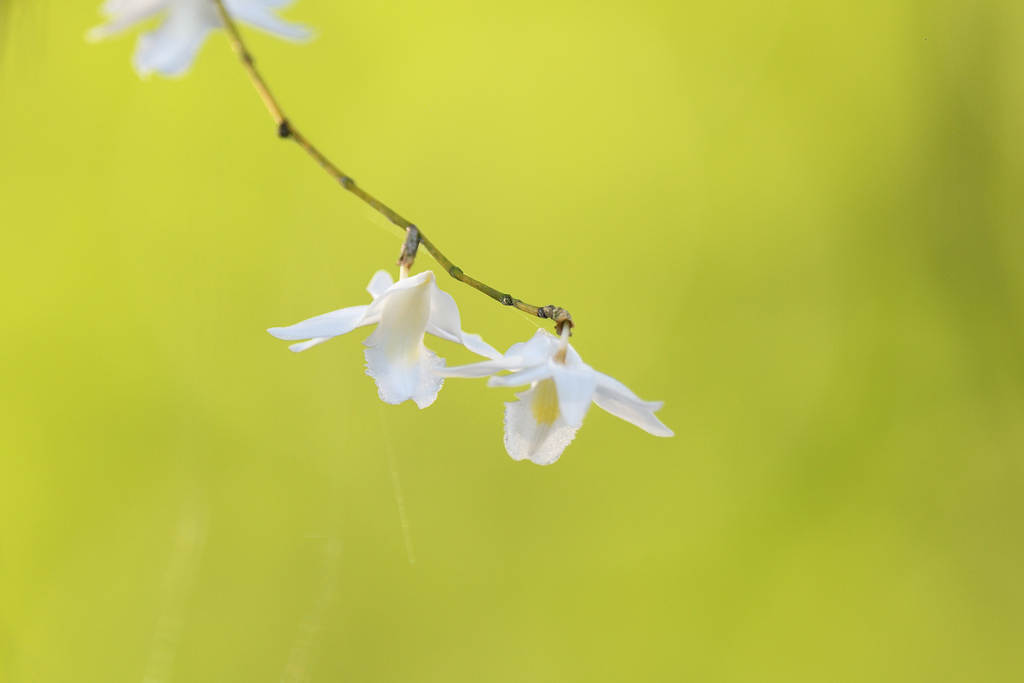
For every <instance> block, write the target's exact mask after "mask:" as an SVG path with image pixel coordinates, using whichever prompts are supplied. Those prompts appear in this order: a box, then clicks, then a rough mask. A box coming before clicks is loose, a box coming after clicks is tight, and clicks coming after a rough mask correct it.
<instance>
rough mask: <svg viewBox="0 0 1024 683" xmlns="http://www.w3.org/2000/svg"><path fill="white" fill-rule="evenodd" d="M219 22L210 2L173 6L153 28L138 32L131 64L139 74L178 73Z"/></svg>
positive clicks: (186, 69) (184, 67)
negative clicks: (165, 16)
mask: <svg viewBox="0 0 1024 683" xmlns="http://www.w3.org/2000/svg"><path fill="white" fill-rule="evenodd" d="M219 25H220V20H219V19H218V18H217V13H216V11H215V9H214V6H213V3H209V5H206V4H195V3H185V4H181V5H176V6H174V7H173V8H172V9H171V11H170V12H168V13H167V18H166V19H164V21H163V23H162V24H160V25H159V26H158V27H156V29H154V30H153V31H150V32H149V33H143V34H142V35H140V36H139V41H138V43H137V44H136V47H135V54H134V55H133V56H132V64H133V66H134V67H135V70H136V71H137V72H138V73H139V75H140V76H148V75H149V74H151V73H152V72H154V71H155V72H157V73H159V74H162V75H164V76H180V75H182V74H184V73H185V72H186V71H188V69H189V67H191V66H192V62H193V61H195V58H196V54H197V53H198V52H199V48H200V47H202V45H203V42H204V41H205V40H206V36H207V35H208V34H209V33H210V31H211V30H212V29H214V28H217V27H218V26H219Z"/></svg>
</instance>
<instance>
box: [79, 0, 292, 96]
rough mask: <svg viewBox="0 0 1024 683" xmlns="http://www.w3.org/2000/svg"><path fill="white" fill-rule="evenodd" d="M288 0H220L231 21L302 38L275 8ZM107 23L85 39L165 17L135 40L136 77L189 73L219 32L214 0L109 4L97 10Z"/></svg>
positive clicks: (131, 0) (129, 0) (110, 0)
mask: <svg viewBox="0 0 1024 683" xmlns="http://www.w3.org/2000/svg"><path fill="white" fill-rule="evenodd" d="M291 2H292V0H224V8H225V9H226V10H227V12H228V14H230V15H231V17H232V18H234V19H238V20H240V21H244V22H245V23H247V24H252V25H253V26H255V27H257V28H261V29H263V30H264V31H267V32H268V33H273V34H274V35H277V36H280V37H281V38H287V39H288V40H305V39H307V38H309V37H310V36H311V35H312V31H310V29H309V28H308V27H306V26H304V25H302V24H292V23H289V22H287V21H285V20H283V19H281V18H280V17H278V16H277V15H276V14H274V12H273V11H272V10H273V9H276V8H281V7H286V6H287V5H289V4H291ZM100 13H101V14H103V15H104V16H105V17H106V19H107V23H105V24H103V25H102V26H96V27H95V28H93V29H91V30H90V31H89V32H88V33H87V34H86V37H87V38H88V39H89V40H93V41H95V40H102V39H104V38H107V37H109V36H111V35H113V34H115V33H119V32H121V31H123V30H124V29H126V28H128V27H130V26H133V25H135V24H137V23H139V22H140V21H145V20H146V19H149V18H150V17H154V16H156V15H158V14H163V15H164V19H163V22H162V23H161V24H160V25H159V26H158V27H157V28H155V29H154V30H152V31H147V32H145V33H143V34H142V35H140V36H139V42H138V44H137V45H136V47H135V54H134V55H133V56H132V65H133V66H134V67H135V70H136V71H137V72H138V73H139V75H140V76H143V77H146V76H149V75H150V74H151V73H153V72H154V71H155V72H157V73H159V74H161V75H164V76H180V75H182V74H184V73H185V72H186V71H188V69H189V67H190V66H192V62H193V61H194V60H195V58H196V53H198V52H199V48H200V47H201V46H202V44H203V42H204V41H205V40H206V36H207V35H208V34H209V33H210V31H212V30H213V29H216V28H220V25H221V21H220V16H219V15H218V14H217V6H216V4H215V3H214V2H213V0H107V1H106V2H105V3H103V6H102V7H101V8H100Z"/></svg>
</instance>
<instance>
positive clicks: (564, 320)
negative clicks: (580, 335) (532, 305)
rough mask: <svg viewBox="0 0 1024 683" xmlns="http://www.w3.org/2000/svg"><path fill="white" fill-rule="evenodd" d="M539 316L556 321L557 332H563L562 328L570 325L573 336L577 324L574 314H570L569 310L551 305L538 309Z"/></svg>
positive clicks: (570, 334) (570, 333) (570, 332)
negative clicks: (573, 319) (573, 318)
mask: <svg viewBox="0 0 1024 683" xmlns="http://www.w3.org/2000/svg"><path fill="white" fill-rule="evenodd" d="M537 317H538V318H548V319H550V320H554V321H555V332H557V333H558V334H562V328H563V327H564V326H565V325H566V324H568V325H569V336H570V337H571V336H572V329H573V328H574V327H576V324H575V323H573V321H572V316H571V315H569V311H567V310H565V309H564V308H559V307H558V306H554V305H549V306H544V307H543V308H538V309H537Z"/></svg>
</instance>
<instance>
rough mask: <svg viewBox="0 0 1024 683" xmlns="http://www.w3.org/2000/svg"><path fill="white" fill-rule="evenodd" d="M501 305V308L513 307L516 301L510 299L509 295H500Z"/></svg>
mask: <svg viewBox="0 0 1024 683" xmlns="http://www.w3.org/2000/svg"><path fill="white" fill-rule="evenodd" d="M501 305H502V306H515V305H516V300H515V299H513V298H512V295H511V294H502V295H501Z"/></svg>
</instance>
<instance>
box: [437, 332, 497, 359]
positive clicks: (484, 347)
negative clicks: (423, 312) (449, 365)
mask: <svg viewBox="0 0 1024 683" xmlns="http://www.w3.org/2000/svg"><path fill="white" fill-rule="evenodd" d="M427 331H428V332H429V331H430V328H429V327H428V328H427ZM462 345H463V346H465V347H466V348H467V349H469V350H470V351H472V352H473V353H475V354H476V355H478V356H483V357H484V358H492V359H493V358H501V352H500V351H498V350H497V349H496V348H494V347H493V346H491V345H490V344H488V343H487V342H485V341H484V339H483V337H481V336H480V335H479V334H473V333H472V332H463V333H462Z"/></svg>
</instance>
